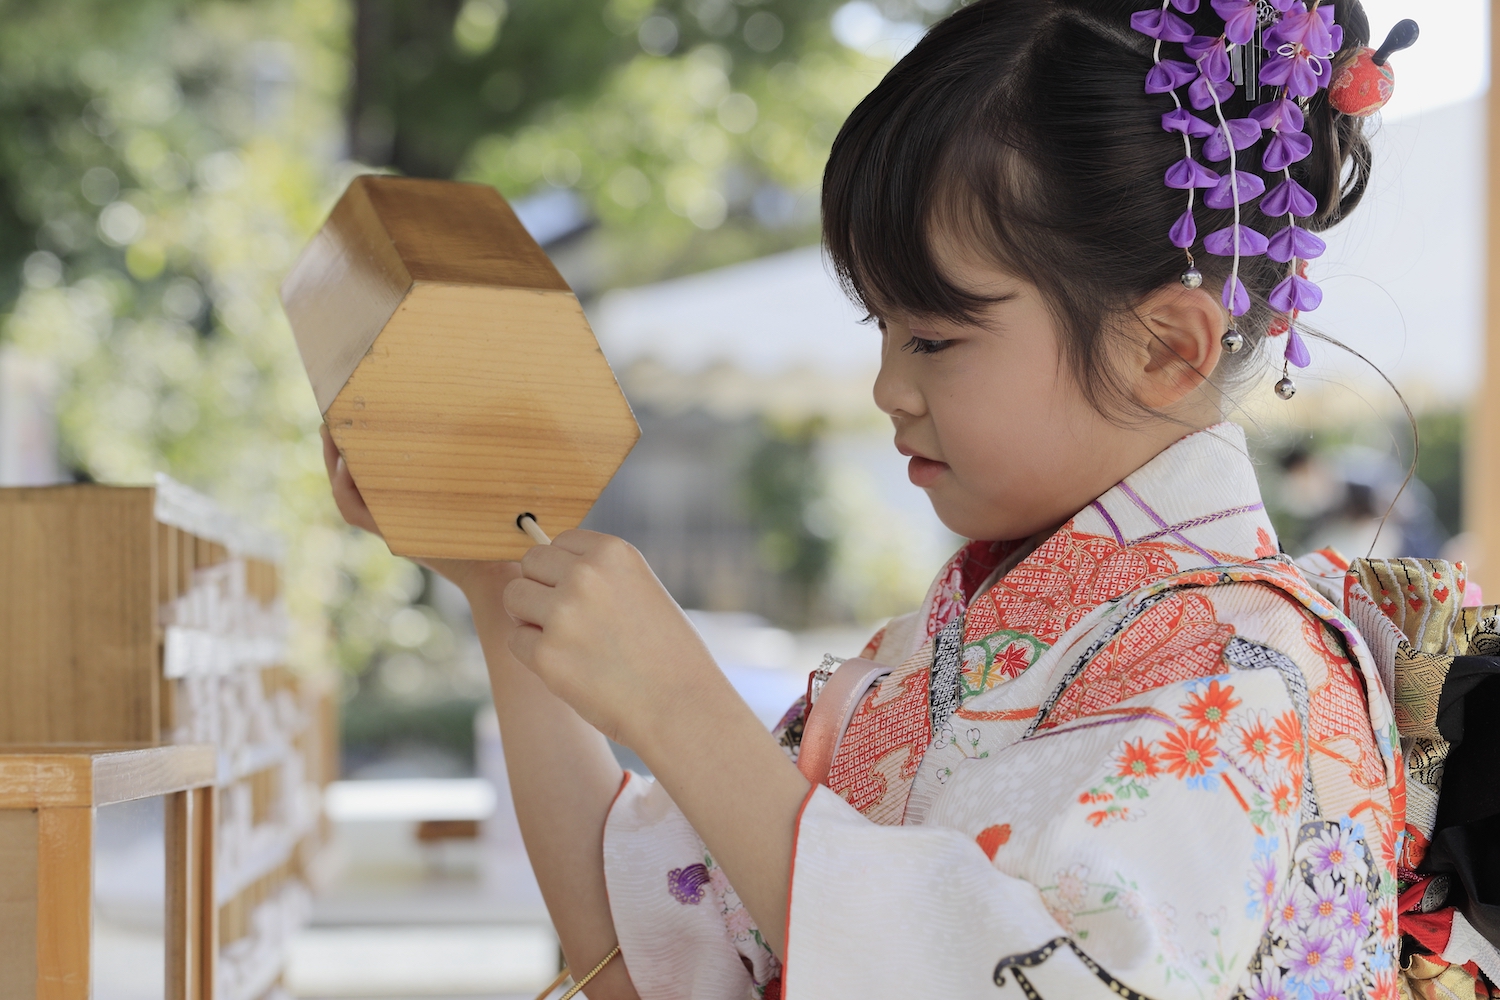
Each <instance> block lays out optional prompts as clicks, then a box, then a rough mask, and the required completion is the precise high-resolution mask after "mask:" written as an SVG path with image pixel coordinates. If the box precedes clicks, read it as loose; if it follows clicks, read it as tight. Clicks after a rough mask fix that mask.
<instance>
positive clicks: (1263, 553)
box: [1255, 528, 1277, 559]
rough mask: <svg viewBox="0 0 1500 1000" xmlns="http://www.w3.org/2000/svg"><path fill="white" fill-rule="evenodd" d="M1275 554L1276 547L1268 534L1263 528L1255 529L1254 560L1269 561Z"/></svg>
mask: <svg viewBox="0 0 1500 1000" xmlns="http://www.w3.org/2000/svg"><path fill="white" fill-rule="evenodd" d="M1276 552H1277V549H1276V545H1275V543H1274V542H1273V541H1272V539H1271V534H1270V532H1268V531H1266V529H1265V528H1256V529H1255V558H1257V559H1269V558H1271V557H1272V556H1274V555H1275V554H1276Z"/></svg>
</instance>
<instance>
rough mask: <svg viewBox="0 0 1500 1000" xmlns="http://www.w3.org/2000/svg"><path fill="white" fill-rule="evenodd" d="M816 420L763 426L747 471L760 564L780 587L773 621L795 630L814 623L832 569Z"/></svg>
mask: <svg viewBox="0 0 1500 1000" xmlns="http://www.w3.org/2000/svg"><path fill="white" fill-rule="evenodd" d="M823 430H824V426H823V422H822V421H821V420H818V419H814V420H805V421H800V422H797V423H794V424H785V425H783V424H776V423H771V422H767V423H766V424H765V425H764V428H763V436H762V438H761V441H760V443H759V444H758V445H757V446H756V448H755V450H754V451H753V452H752V453H751V455H750V457H749V460H748V461H747V463H746V468H745V476H744V483H745V501H746V504H745V505H746V507H747V508H748V510H749V513H750V520H751V523H753V524H754V525H755V527H756V529H757V530H758V532H759V534H760V538H759V546H758V547H759V549H760V558H761V562H762V563H763V564H764V565H765V567H766V568H767V569H768V570H770V571H771V572H772V573H775V574H776V575H777V577H779V578H780V579H781V580H782V581H783V583H784V588H783V589H784V590H785V600H784V601H783V606H782V608H781V609H780V610H781V613H780V614H778V615H777V616H776V617H777V619H778V620H780V621H782V622H785V623H786V624H788V625H791V626H793V627H798V626H801V627H806V626H807V625H808V624H809V622H810V621H811V620H814V619H815V618H816V610H817V609H816V605H817V603H818V599H819V597H820V596H821V594H822V585H823V583H824V582H825V581H826V580H827V578H828V573H829V570H830V569H831V568H832V566H833V558H834V546H835V538H836V535H837V532H836V526H835V525H834V524H833V523H832V520H833V519H832V517H831V516H829V515H828V513H827V510H828V505H827V502H826V500H825V499H824V496H825V489H824V483H823V476H822V466H821V463H820V462H819V460H818V443H819V441H820V439H821V438H822V435H823Z"/></svg>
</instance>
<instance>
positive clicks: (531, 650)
mask: <svg viewBox="0 0 1500 1000" xmlns="http://www.w3.org/2000/svg"><path fill="white" fill-rule="evenodd" d="M541 641H542V630H541V629H539V628H537V627H536V626H535V625H526V624H519V625H517V626H516V627H515V628H513V629H511V633H510V639H509V640H508V641H507V644H508V645H509V646H510V652H511V655H512V656H514V657H515V658H516V659H518V660H520V661H521V664H522V665H523V666H525V667H528V668H529V667H531V665H532V664H533V663H534V662H535V661H536V647H537V644H538V643H540V642H541Z"/></svg>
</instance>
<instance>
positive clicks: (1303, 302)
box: [1267, 274, 1323, 367]
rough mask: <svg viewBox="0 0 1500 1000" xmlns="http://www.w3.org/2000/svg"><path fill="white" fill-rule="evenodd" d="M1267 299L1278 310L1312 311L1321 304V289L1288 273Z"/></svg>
mask: <svg viewBox="0 0 1500 1000" xmlns="http://www.w3.org/2000/svg"><path fill="white" fill-rule="evenodd" d="M1267 301H1268V302H1270V303H1271V308H1272V309H1275V310H1276V311H1278V312H1284V313H1289V312H1292V311H1293V310H1295V311H1297V312H1312V311H1313V310H1314V309H1316V308H1318V306H1320V305H1322V304H1323V290H1322V289H1321V288H1319V287H1318V286H1317V285H1315V284H1313V283H1312V282H1311V281H1308V280H1307V279H1306V278H1304V277H1302V276H1301V275H1300V274H1289V275H1287V276H1286V277H1285V278H1283V279H1282V280H1281V283H1280V284H1279V285H1277V286H1276V287H1275V288H1273V289H1272V290H1271V294H1270V296H1269V297H1268V298H1267ZM1298 367H1302V366H1300V365H1299V366H1298Z"/></svg>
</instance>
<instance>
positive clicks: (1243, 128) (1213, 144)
mask: <svg viewBox="0 0 1500 1000" xmlns="http://www.w3.org/2000/svg"><path fill="white" fill-rule="evenodd" d="M1224 125H1225V127H1226V128H1228V129H1229V137H1230V138H1231V139H1233V140H1234V148H1235V149H1249V148H1250V147H1251V146H1253V145H1255V144H1256V143H1257V142H1260V135H1261V127H1260V122H1258V121H1256V120H1255V119H1254V118H1230V119H1228V120H1227V121H1225V122H1224ZM1203 157H1204V159H1207V160H1209V161H1211V162H1214V163H1217V162H1219V161H1220V160H1227V159H1229V143H1228V142H1226V141H1225V140H1224V131H1223V129H1215V130H1214V134H1213V135H1211V136H1209V137H1208V141H1207V142H1205V143H1204V144H1203ZM1262 190H1264V188H1262Z"/></svg>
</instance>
